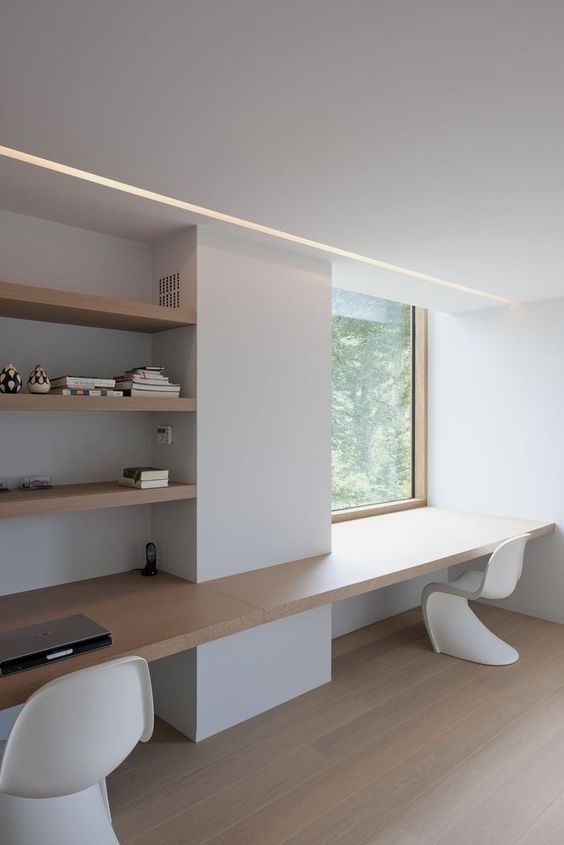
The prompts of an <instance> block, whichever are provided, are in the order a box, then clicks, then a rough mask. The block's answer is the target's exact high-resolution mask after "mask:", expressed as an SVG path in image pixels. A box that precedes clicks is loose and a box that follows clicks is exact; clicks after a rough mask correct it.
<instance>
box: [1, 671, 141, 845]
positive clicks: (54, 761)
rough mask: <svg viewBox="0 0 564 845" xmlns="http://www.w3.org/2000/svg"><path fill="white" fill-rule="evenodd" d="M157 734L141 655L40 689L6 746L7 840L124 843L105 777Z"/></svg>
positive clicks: (53, 844) (15, 844) (27, 844)
mask: <svg viewBox="0 0 564 845" xmlns="http://www.w3.org/2000/svg"><path fill="white" fill-rule="evenodd" d="M152 733H153V695H152V691H151V679H150V676H149V667H148V666H147V662H146V661H145V660H144V659H143V658H142V657H123V658H119V659H118V660H111V661H108V662H107V663H101V664H100V665H98V666H93V667H92V668H88V669H81V670H79V671H78V672H73V673H71V674H70V675H64V676H63V677H61V678H57V679H56V680H54V681H51V682H50V683H48V684H46V685H45V686H44V687H41V689H39V690H37V692H35V693H34V694H33V695H32V696H31V697H30V698H29V699H28V701H27V702H26V704H25V705H24V707H23V709H22V710H21V712H20V714H19V715H18V718H17V719H16V722H15V724H14V726H13V728H12V730H11V732H10V735H9V737H8V740H7V742H6V743H2V745H4V746H5V747H4V753H3V754H2V756H1V760H0V841H1V842H2V845H79V843H80V845H119V843H118V839H117V838H116V835H115V833H114V829H113V827H112V820H111V815H110V807H109V804H108V796H107V792H106V776H107V775H109V774H110V772H112V771H113V770H114V769H115V768H117V766H119V764H120V763H122V762H123V760H125V758H126V757H127V756H128V755H129V754H130V752H131V751H132V750H133V748H134V747H135V746H136V745H137V743H138V742H139V740H141V741H142V742H147V740H148V739H150V738H151V735H152ZM0 754H1V751H0Z"/></svg>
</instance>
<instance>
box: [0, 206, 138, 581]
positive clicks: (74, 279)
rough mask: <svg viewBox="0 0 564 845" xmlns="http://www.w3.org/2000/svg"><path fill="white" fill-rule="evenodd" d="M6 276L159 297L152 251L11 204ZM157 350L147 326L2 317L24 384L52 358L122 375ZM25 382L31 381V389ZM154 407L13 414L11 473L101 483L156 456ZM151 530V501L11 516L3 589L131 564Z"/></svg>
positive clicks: (1, 424)
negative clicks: (140, 330)
mask: <svg viewBox="0 0 564 845" xmlns="http://www.w3.org/2000/svg"><path fill="white" fill-rule="evenodd" d="M0 278H1V279H5V280H10V281H16V282H21V283H28V284H36V285H39V286H47V287H49V286H52V287H57V288H63V289H67V290H74V291H81V292H89V293H97V294H105V295H113V296H116V297H131V298H138V299H146V300H150V298H151V249H150V248H149V247H148V246H147V245H146V244H140V243H137V242H134V241H127V240H123V239H120V238H113V237H109V236H106V235H100V234H97V233H95V232H88V231H86V230H83V229H77V228H75V227H72V226H64V225H61V224H59V223H52V222H48V221H45V220H37V219H34V218H30V217H24V216H22V215H18V214H11V213H8V212H3V211H0ZM150 356H151V340H150V337H149V336H148V335H142V334H137V333H135V332H116V331H108V330H104V329H91V328H83V327H77V326H64V325H55V324H47V323H38V322H30V321H23V320H9V319H6V318H0V368H1V367H3V366H4V365H5V364H6V363H7V362H8V361H12V362H13V363H14V364H16V366H17V367H18V369H19V370H20V372H21V374H22V377H23V379H24V382H25V381H26V380H27V376H28V374H29V372H30V370H31V369H32V367H33V366H34V365H35V364H36V363H38V362H41V363H43V364H44V365H45V367H46V368H47V371H48V373H49V374H50V375H52V376H56V375H61V374H63V373H65V372H74V373H79V374H89V373H99V374H104V375H106V374H107V375H110V376H111V375H115V373H116V372H119V371H120V370H121V369H123V368H125V367H131V366H136V365H138V364H139V363H142V362H144V361H146V360H149V359H150ZM24 389H25V388H24ZM152 425H153V421H152V419H151V415H149V414H103V413H101V414H88V413H84V414H81V413H72V414H65V413H58V412H54V413H53V412H45V413H35V412H34V413H23V412H21V413H20V412H14V413H2V414H1V415H0V475H2V476H13V477H16V478H17V477H22V476H24V475H28V474H48V475H51V476H52V478H53V481H54V482H55V483H59V484H61V483H65V482H80V481H102V480H108V479H112V478H115V477H117V475H118V474H119V471H120V470H121V469H122V468H123V467H124V466H127V465H128V464H131V465H135V464H144V463H146V462H147V461H149V460H150V457H151V430H152ZM150 536H151V511H150V508H148V507H141V508H120V509H117V510H106V511H92V512H89V513H84V514H61V515H56V516H55V515H54V516H47V517H41V518H39V517H37V518H33V519H10V520H2V521H0V593H1V594H6V593H11V592H17V591H19V590H26V589H33V588H37V587H43V586H48V585H50V584H57V583H62V582H64V581H72V580H77V579H79V578H87V577H90V576H94V575H104V574H108V573H110V572H116V571H122V570H124V569H127V568H128V567H130V566H132V565H136V564H139V562H140V559H141V557H142V555H143V551H144V544H145V543H146V542H147V541H148V540H149V539H150Z"/></svg>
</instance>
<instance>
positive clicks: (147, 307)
mask: <svg viewBox="0 0 564 845" xmlns="http://www.w3.org/2000/svg"><path fill="white" fill-rule="evenodd" d="M0 316H1V317H13V318H17V319H20V320H40V321H42V322H45V323H66V324H68V325H74V326H91V327H95V328H101V329H121V330H123V331H130V332H161V331H166V330H167V329H176V328H179V327H181V326H192V325H195V324H196V314H195V312H194V311H189V310H186V309H173V308H163V307H162V306H160V305H152V304H151V303H149V302H138V301H136V300H128V299H113V298H111V297H107V296H91V295H90V294H85V293H73V292H72V291H64V290H56V289H54V288H43V287H36V286H33V285H20V284H15V283H13V282H0Z"/></svg>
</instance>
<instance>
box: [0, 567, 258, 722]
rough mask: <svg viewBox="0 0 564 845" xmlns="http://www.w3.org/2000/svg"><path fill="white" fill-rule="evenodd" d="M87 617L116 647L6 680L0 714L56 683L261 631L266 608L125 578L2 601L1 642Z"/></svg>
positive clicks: (184, 585)
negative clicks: (5, 635) (129, 657)
mask: <svg viewBox="0 0 564 845" xmlns="http://www.w3.org/2000/svg"><path fill="white" fill-rule="evenodd" d="M75 613H84V614H85V615H86V616H88V617H90V618H91V619H93V620H94V621H95V622H98V623H99V624H100V625H103V626H105V627H106V628H107V629H108V630H109V631H110V632H111V634H112V637H113V644H112V646H110V647H109V648H104V649H100V650H99V651H95V652H92V653H90V654H88V655H84V656H81V657H73V658H71V659H69V660H64V661H61V662H60V663H57V664H56V665H49V666H41V667H39V668H37V669H31V670H29V671H26V672H20V673H18V674H16V675H9V676H6V677H4V678H0V709H2V708H4V707H11V706H12V705H14V704H18V703H20V702H22V701H25V699H26V698H27V697H28V696H29V695H30V694H31V693H32V692H33V691H34V690H36V689H37V688H38V687H40V686H42V685H43V684H44V683H47V681H50V680H51V679H52V678H56V677H59V676H60V675H65V674H67V673H68V672H73V671H75V670H76V669H80V668H82V667H83V666H91V665H93V664H95V663H100V662H103V661H105V660H111V659H113V658H115V657H120V656H122V655H125V654H139V655H141V656H142V657H145V658H146V659H147V660H157V659H159V658H161V657H167V656H168V655H170V654H176V653H178V652H180V651H185V650H186V649H189V648H193V647H194V646H196V645H200V644H202V643H205V642H209V641H210V640H213V639H217V638H219V637H224V636H226V635H228V634H232V633H235V632H237V631H241V630H245V629H247V628H252V627H253V626H255V625H259V624H261V623H262V621H263V618H264V614H263V612H262V610H261V609H260V608H257V607H253V606H252V605H249V604H247V603H246V602H242V601H240V600H238V599H233V598H231V597H230V596H227V595H225V594H224V593H220V592H218V591H217V590H213V589H210V588H209V587H207V586H206V584H192V583H190V582H189V581H185V580H183V579H182V578H176V577H175V576H173V575H167V574H166V573H164V572H159V574H158V575H156V576H155V577H153V578H144V577H143V576H142V575H141V573H140V572H136V573H129V572H124V573H120V574H118V575H108V576H104V577H101V578H90V579H88V580H86V581H75V582H72V583H69V584H61V585H59V586H56V587H46V588H44V589H40V590H30V591H27V592H25V593H15V594H12V595H8V596H3V597H2V598H0V634H1V633H2V631H7V630H12V629H14V628H22V627H25V626H27V625H34V624H36V623H40V622H48V621H49V620H51V619H59V618H61V617H64V616H71V615H73V614H75Z"/></svg>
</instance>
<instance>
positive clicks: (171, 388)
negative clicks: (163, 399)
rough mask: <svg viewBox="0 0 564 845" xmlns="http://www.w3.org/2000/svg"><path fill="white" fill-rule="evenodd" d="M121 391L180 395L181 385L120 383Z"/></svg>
mask: <svg viewBox="0 0 564 845" xmlns="http://www.w3.org/2000/svg"><path fill="white" fill-rule="evenodd" d="M117 386H118V388H119V389H120V390H151V391H153V392H154V393H180V385H179V384H165V383H164V382H159V383H155V384H152V383H151V382H145V381H120V382H118V385H117Z"/></svg>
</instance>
